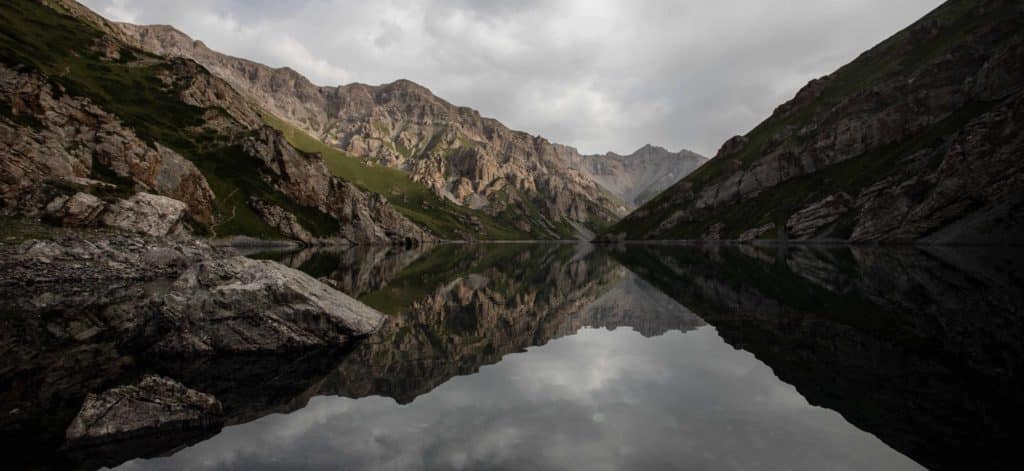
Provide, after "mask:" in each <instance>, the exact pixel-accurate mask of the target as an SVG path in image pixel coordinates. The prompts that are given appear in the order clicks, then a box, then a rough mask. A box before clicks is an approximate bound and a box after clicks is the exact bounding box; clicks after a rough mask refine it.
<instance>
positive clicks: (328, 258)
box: [255, 245, 431, 298]
mask: <svg viewBox="0 0 1024 471" xmlns="http://www.w3.org/2000/svg"><path fill="white" fill-rule="evenodd" d="M430 249H431V246H429V245H417V246H413V247H404V246H389V245H373V246H359V247H333V248H331V247H327V248H308V249H304V250H299V251H295V252H283V253H282V252H268V253H263V254H257V255H255V257H257V258H269V259H273V260H276V261H278V262H280V263H282V264H284V265H287V266H289V267H292V268H295V269H299V270H302V271H304V272H306V273H308V274H310V275H312V276H314V277H317V278H319V279H321V280H323V281H326V282H327V283H329V284H330V285H332V286H334V287H335V288H337V289H338V290H340V291H342V292H344V293H345V294H347V295H349V296H352V297H354V298H358V297H360V296H362V295H363V294H366V293H368V292H371V291H376V290H379V289H380V288H381V287H383V286H384V285H386V284H387V283H388V282H389V281H390V280H391V278H393V277H394V276H395V275H396V274H398V273H399V272H401V271H402V270H404V269H405V268H406V267H407V266H409V264H411V263H413V262H414V261H416V260H417V259H419V258H420V257H422V256H423V254H425V253H427V252H429V251H430Z"/></svg>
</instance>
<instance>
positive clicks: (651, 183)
mask: <svg viewBox="0 0 1024 471" xmlns="http://www.w3.org/2000/svg"><path fill="white" fill-rule="evenodd" d="M707 160H708V159H707V158H706V157H704V156H701V155H700V154H697V153H694V152H690V151H688V150H685V149H684V150H681V151H679V152H669V151H668V150H666V149H665V148H663V147H657V146H651V145H646V146H643V147H641V148H640V149H637V150H636V152H633V153H632V154H629V155H619V154H616V153H613V152H609V153H607V154H604V155H585V156H583V158H581V159H579V166H580V168H581V169H582V170H583V173H584V174H586V175H587V176H589V177H590V178H592V179H593V180H594V181H596V182H597V183H598V184H600V185H601V186H603V187H604V188H605V189H606V190H608V191H609V192H610V193H611V194H613V195H615V196H617V197H619V199H621V200H622V201H625V202H626V203H627V204H629V205H630V208H631V209H632V208H635V207H637V206H640V205H642V204H644V203H646V202H647V201H649V200H650V199H651V198H654V197H655V196H657V194H658V193H661V192H662V191H663V190H664V189H666V188H668V187H670V186H672V185H673V184H674V183H676V182H677V181H679V180H680V179H682V178H683V177H685V176H687V175H689V174H690V173H691V172H693V171H694V170H697V168H698V167H700V166H701V165H703V164H704V162H707Z"/></svg>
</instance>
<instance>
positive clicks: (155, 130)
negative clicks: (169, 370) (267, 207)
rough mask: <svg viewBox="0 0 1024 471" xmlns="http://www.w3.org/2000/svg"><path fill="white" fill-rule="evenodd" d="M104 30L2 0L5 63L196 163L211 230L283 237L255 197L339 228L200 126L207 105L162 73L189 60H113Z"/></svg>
mask: <svg viewBox="0 0 1024 471" xmlns="http://www.w3.org/2000/svg"><path fill="white" fill-rule="evenodd" d="M103 34H104V33H102V32H101V31H99V30H97V29H96V28H94V27H93V26H92V25H90V24H87V23H85V22H83V21H80V20H78V19H75V18H73V17H70V16H67V15H64V14H62V13H60V12H58V11H56V10H53V9H51V8H48V7H46V6H44V5H41V4H39V3H37V2H33V1H31V0H6V1H4V2H3V3H0V62H2V63H3V64H5V65H7V66H9V67H12V68H14V69H16V70H22V71H31V72H37V73H40V74H41V75H43V76H45V77H46V78H47V79H49V80H50V81H51V82H52V83H54V84H55V85H59V86H60V87H63V89H64V91H66V93H69V94H71V95H74V96H80V97H85V98H88V99H90V100H91V101H92V102H94V103H96V104H97V105H98V106H99V107H100V108H102V109H104V110H105V111H108V112H110V113H112V114H114V115H117V116H118V117H119V118H120V119H121V120H122V121H123V122H124V123H125V124H126V125H127V126H129V127H131V128H132V129H133V130H134V131H135V132H136V134H137V135H138V136H139V137H140V138H142V139H143V140H144V141H146V142H150V143H154V142H159V143H160V144H162V145H164V146H167V147H169V148H171V149H174V150H175V151H177V152H178V153H180V154H181V155H182V156H184V157H186V158H188V159H189V160H191V161H192V162H193V163H195V164H196V166H197V167H198V168H199V170H200V171H201V172H202V173H203V175H204V176H205V177H206V179H207V181H208V183H209V184H210V187H211V189H212V190H213V192H214V194H215V196H216V202H217V207H216V211H217V214H216V216H217V220H218V221H219V222H218V223H217V224H216V225H215V226H214V227H212V228H209V229H210V230H211V231H212V232H213V234H214V235H216V236H227V235H248V236H253V237H259V238H269V239H272V238H281V234H280V232H279V231H277V229H275V228H273V227H270V226H268V225H267V224H266V223H265V222H263V220H262V219H261V218H260V217H259V216H258V215H257V214H256V213H255V212H254V211H253V210H252V209H251V208H249V206H248V204H247V201H248V199H249V197H250V196H257V197H259V198H261V199H263V200H265V201H268V202H272V203H274V204H278V205H280V206H282V207H284V208H285V209H287V210H289V211H291V212H292V213H293V214H295V215H296V216H297V217H298V218H299V221H300V223H301V224H302V225H303V226H304V227H305V228H306V229H307V230H309V231H310V232H311V233H313V234H314V235H320V236H327V235H333V234H336V233H337V231H338V222H337V221H336V220H335V219H334V218H332V217H330V216H329V215H327V214H324V213H322V212H320V211H319V210H317V209H315V208H309V207H304V206H301V205H298V204H296V203H294V201H292V200H291V199H290V198H288V197H287V196H285V195H284V194H282V193H280V192H278V191H276V190H274V189H273V188H271V187H270V185H269V184H268V183H266V182H265V181H264V180H263V179H262V178H261V177H260V175H259V168H260V165H259V163H258V162H254V159H253V158H252V157H250V156H247V155H246V154H245V153H244V152H242V151H241V148H240V147H239V146H238V145H237V139H238V136H223V135H218V134H217V133H216V132H210V131H200V130H199V128H200V127H201V126H202V125H203V124H204V123H205V119H204V113H206V112H208V111H209V110H207V109H203V108H199V107H196V106H192V105H189V104H187V103H185V102H184V101H182V100H181V99H180V98H179V94H180V92H181V90H180V89H175V85H171V86H168V85H166V84H165V83H164V82H163V81H162V80H161V78H160V76H161V75H163V74H167V73H169V72H170V70H171V68H172V66H173V62H172V61H176V60H184V59H173V60H165V59H163V58H160V57H157V56H153V55H151V54H148V53H145V52H143V51H139V50H132V49H128V48H126V47H122V49H121V52H120V57H121V58H120V60H116V61H114V60H109V59H107V58H105V57H103V55H102V53H101V52H100V49H99V43H100V41H101V40H103ZM197 69H198V70H200V72H201V73H206V72H205V69H202V68H201V67H197ZM58 91H59V89H58ZM220 112H222V113H223V110H220Z"/></svg>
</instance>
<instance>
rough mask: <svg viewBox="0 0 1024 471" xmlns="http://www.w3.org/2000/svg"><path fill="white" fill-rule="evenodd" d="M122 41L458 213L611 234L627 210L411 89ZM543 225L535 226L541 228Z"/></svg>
mask: <svg viewBox="0 0 1024 471" xmlns="http://www.w3.org/2000/svg"><path fill="white" fill-rule="evenodd" d="M108 27H109V28H110V29H112V30H113V31H115V32H116V34H118V35H119V36H120V37H122V38H123V39H124V40H126V41H128V42H129V43H130V44H133V45H135V46H136V47H139V48H141V49H144V50H147V51H151V52H154V53H157V54H161V55H168V56H181V57H188V58H191V59H194V60H195V61H197V62H199V63H200V64H203V65H204V66H205V67H207V68H208V69H209V70H210V71H211V72H212V73H214V74H215V75H217V76H219V77H221V78H223V79H224V80H226V81H227V82H229V83H231V84H232V85H233V86H235V87H236V88H237V89H238V90H240V91H242V92H243V93H245V94H247V95H249V96H250V97H252V98H254V99H255V100H256V101H257V102H259V103H260V104H262V105H263V106H265V107H266V108H267V109H268V110H269V111H271V112H273V113H274V114H276V115H278V116H281V117H284V118H286V119H288V120H289V121H291V122H292V123H294V124H296V125H298V126H300V127H301V128H303V129H304V130H306V131H308V132H309V133H311V134H313V135H314V136H316V137H318V138H320V139H322V140H324V141H325V142H328V143H331V144H334V145H336V146H338V147H339V148H341V149H342V150H344V151H346V152H348V153H350V154H353V155H356V156H361V157H364V158H366V159H368V160H371V161H374V162H377V163H379V164H383V165H387V166H389V167H394V168H399V169H402V170H405V171H407V172H409V173H410V174H411V175H412V176H413V178H414V179H415V180H416V181H418V182H420V183H423V184H424V185H426V186H428V187H429V188H431V189H432V190H433V191H434V192H435V193H437V194H438V195H439V196H442V197H445V198H448V199H450V200H452V201H455V202H457V203H459V204H461V205H465V206H469V207H472V208H476V209H483V210H485V211H487V212H488V213H490V214H492V215H495V214H502V213H504V212H506V211H509V210H512V211H517V213H516V214H520V215H521V216H530V215H529V214H528V213H529V212H530V210H529V209H526V208H527V207H529V206H536V207H537V208H538V209H539V211H540V213H541V217H542V218H543V221H539V222H540V223H541V224H544V225H545V226H548V227H549V229H548V230H549V231H555V230H556V229H555V225H557V224H559V223H561V224H565V223H578V224H582V225H584V226H587V227H594V226H595V225H604V224H608V223H610V222H612V221H614V220H615V219H617V218H618V217H620V216H621V215H622V214H624V213H625V211H626V208H625V207H624V205H623V204H622V203H621V202H619V201H616V199H615V198H614V197H611V196H609V195H608V194H607V192H606V191H604V190H603V189H602V188H600V187H599V186H598V185H597V184H596V183H595V182H594V181H593V180H592V179H591V178H590V177H588V175H587V174H585V173H584V172H583V171H581V170H580V169H579V168H576V167H575V165H574V164H575V163H576V162H578V161H579V157H580V156H579V153H578V152H576V150H575V149H572V148H569V147H566V146H562V145H558V144H553V143H550V142H548V141H547V140H545V139H543V138H540V137H536V136H530V135H528V134H526V133H522V132H517V131H512V130H510V129H508V128H506V127H505V126H503V125H502V124H501V123H499V122H498V121H496V120H493V119H488V118H483V117H481V116H480V114H479V113H478V112H477V111H474V110H472V109H469V108H464V107H456V106H453V105H451V104H449V103H447V102H445V101H444V100H441V99H440V98H438V97H436V96H434V95H433V94H432V93H431V92H430V91H429V90H427V89H426V88H424V87H421V86H419V85H416V84H414V83H412V82H409V81H406V80H399V81H397V82H394V83H391V84H387V85H381V86H376V87H375V86H369V85H363V84H351V85H345V86H341V87H318V86H315V85H313V84H312V83H310V82H309V80H307V79H306V78H305V77H303V76H302V75H300V74H298V73H297V72H295V71H293V70H291V69H287V68H283V69H271V68H269V67H266V66H264V65H261V64H257V63H254V62H251V61H247V60H244V59H238V58H234V57H230V56H226V55H223V54H220V53H217V52H215V51H212V50H210V49H209V48H207V47H206V46H205V45H203V44H202V43H201V42H199V41H193V40H192V39H191V38H189V37H188V36H186V35H184V34H183V33H181V32H179V31H177V30H175V29H173V28H171V27H167V26H137V25H131V24H110V23H108ZM535 224H536V222H535Z"/></svg>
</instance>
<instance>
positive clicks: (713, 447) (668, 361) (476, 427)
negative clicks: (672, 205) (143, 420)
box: [98, 244, 1024, 470]
mask: <svg viewBox="0 0 1024 471" xmlns="http://www.w3.org/2000/svg"><path fill="white" fill-rule="evenodd" d="M1018 255H1019V254H1018V253H1017V252H1012V251H1011V252H1007V251H999V252H994V251H983V250H976V249H966V248H958V249H929V250H919V249H911V248H905V249H893V248H888V249H880V248H846V247H843V248H820V247H819V248H782V247H770V248H754V247H742V248H740V247H685V246H626V247H618V248H595V247H593V246H589V245H557V244H534V245H529V244H524V245H444V246H439V247H432V248H418V249H412V250H399V249H390V248H377V249H365V248H361V249H352V250H333V251H332V250H328V251H305V252H296V253H261V254H253V255H252V256H255V257H262V258H274V259H276V260H279V261H281V262H282V263H285V264H288V265H290V266H293V267H295V268H299V269H301V270H303V271H306V272H307V273H310V274H311V275H313V276H316V277H319V278H321V279H323V280H325V281H327V282H328V283H330V284H332V285H334V286H336V287H337V288H338V289H340V290H342V291H344V292H346V293H348V294H350V295H351V296H353V297H356V298H358V299H360V300H362V301H363V302H365V303H367V304H369V305H371V306H373V307H375V308H377V309H379V310H380V311H382V312H384V313H386V314H388V315H389V316H390V318H391V319H390V322H389V323H388V324H387V325H386V326H385V327H384V328H383V329H382V331H381V332H379V333H378V334H375V335H374V336H372V337H370V338H368V339H366V340H365V341H363V342H361V343H359V344H358V345H356V346H355V347H354V348H352V349H351V350H350V351H345V352H340V353H339V352H331V353H324V354H318V353H313V354H309V355H307V356H305V357H300V358H289V359H280V358H274V359H269V360H261V361H252V360H249V359H244V360H235V359H223V360H211V362H210V363H208V364H205V363H204V364H199V365H195V364H190V365H183V366H179V367H177V369H173V368H172V369H173V370H174V371H175V373H176V374H175V375H174V377H176V378H186V379H185V380H183V382H184V383H185V384H189V385H190V386H193V387H195V388H196V389H199V390H204V391H209V392H212V393H214V394H215V395H217V397H218V398H220V399H221V401H222V402H223V403H224V408H225V414H226V416H227V417H228V423H229V426H227V427H225V428H224V429H223V430H221V431H220V432H219V433H217V434H215V435H213V436H211V437H200V438H198V439H192V440H189V441H187V442H185V443H173V442H170V443H166V444H160V446H157V447H154V448H151V449H148V450H146V451H145V452H128V453H126V454H125V453H122V454H116V453H115V456H116V458H109V457H108V458H106V460H107V461H105V462H106V463H108V464H109V463H111V462H123V461H125V460H126V459H130V458H133V453H134V456H140V455H141V456H150V457H151V458H148V459H141V458H138V459H131V460H129V461H127V462H125V463H124V464H122V465H121V466H120V467H119V468H118V469H125V470H147V469H160V470H162V469H167V470H171V469H174V470H177V469H239V470H243V469H244V470H260V469H793V470H822V469H829V470H847V469H849V470H861V469H865V470H868V469H870V470H874V469H886V470H890V469H894V470H899V469H925V468H933V469H965V468H972V469H1006V468H1014V467H1015V464H1016V463H1015V460H1016V457H1015V456H1014V453H1015V451H1016V450H1015V445H1019V439H1020V432H1018V431H1017V428H1018V426H1019V424H1020V423H1021V418H1022V417H1024V414H1022V410H1024V407H1022V402H1021V399H1020V398H1021V397H1022V396H1021V393H1022V392H1024V388H1022V386H1021V385H1022V382H1021V378H1020V372H1021V367H1022V364H1024V347H1022V342H1021V339H1022V338H1024V337H1022V334H1024V314H1022V306H1024V290H1022V289H1021V288H1022V287H1024V278H1022V276H1024V274H1022V272H1021V270H1020V268H1018V267H1021V266H1024V265H1021V264H1020V263H1019V262H1020V261H1021V260H1020V258H1019V257H1018ZM165 371H166V367H165ZM189 444H191V445H189ZM122 451H123V450H122ZM111 460H113V461H111ZM98 462H101V463H102V462H104V461H103V460H100V461H98Z"/></svg>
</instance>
